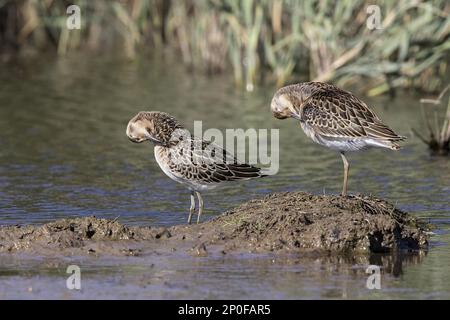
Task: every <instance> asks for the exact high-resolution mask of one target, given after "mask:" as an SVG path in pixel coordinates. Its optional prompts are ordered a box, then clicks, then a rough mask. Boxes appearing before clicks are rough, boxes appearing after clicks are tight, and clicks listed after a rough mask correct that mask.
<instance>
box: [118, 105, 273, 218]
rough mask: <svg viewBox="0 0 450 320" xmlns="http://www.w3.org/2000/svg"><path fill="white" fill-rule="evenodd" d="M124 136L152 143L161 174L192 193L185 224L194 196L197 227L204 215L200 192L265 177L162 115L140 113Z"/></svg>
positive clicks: (174, 120)
mask: <svg viewBox="0 0 450 320" xmlns="http://www.w3.org/2000/svg"><path fill="white" fill-rule="evenodd" d="M126 134H127V136H128V138H129V139H130V140H131V141H132V142H135V143H141V142H144V141H150V142H152V143H153V144H154V152H155V158H156V162H157V163H158V164H159V166H160V168H161V170H162V171H163V172H164V173H165V174H166V175H167V176H168V177H169V178H171V179H172V180H174V181H176V182H178V183H181V184H183V185H185V186H186V187H187V188H188V189H189V190H190V191H191V207H190V210H189V217H188V223H191V219H192V214H193V213H194V211H195V196H194V194H196V195H197V198H198V202H199V210H198V215H197V223H199V221H200V216H201V215H202V211H203V199H202V196H201V194H200V193H201V192H202V191H206V190H211V189H214V188H215V187H217V186H219V185H222V184H224V183H225V182H229V181H237V180H248V179H251V178H259V177H263V176H265V175H264V174H263V173H262V171H261V169H260V168H258V167H255V166H252V165H249V164H246V163H240V162H238V160H237V159H236V158H235V157H233V156H232V155H231V154H230V153H228V152H227V151H226V150H225V149H222V148H221V147H219V146H218V145H216V144H214V143H212V142H210V141H206V140H201V139H199V138H196V137H194V136H192V135H191V134H190V133H189V131H187V130H186V129H184V128H183V126H182V125H181V124H180V123H179V122H178V121H177V120H176V119H175V118H174V117H172V116H171V115H169V114H167V113H164V112H159V111H152V112H150V111H141V112H139V113H138V114H137V115H136V116H134V117H133V118H132V119H131V120H130V121H129V122H128V126H127V131H126Z"/></svg>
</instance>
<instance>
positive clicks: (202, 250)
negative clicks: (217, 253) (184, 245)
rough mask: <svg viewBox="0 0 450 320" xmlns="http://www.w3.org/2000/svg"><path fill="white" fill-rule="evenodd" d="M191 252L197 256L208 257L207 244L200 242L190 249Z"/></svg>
mask: <svg viewBox="0 0 450 320" xmlns="http://www.w3.org/2000/svg"><path fill="white" fill-rule="evenodd" d="M190 254H191V255H192V256H195V257H207V256H208V251H207V250H206V245H205V244H204V243H200V244H199V245H197V246H195V247H193V248H192V249H191V250H190Z"/></svg>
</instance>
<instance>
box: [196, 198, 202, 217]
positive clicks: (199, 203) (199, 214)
mask: <svg viewBox="0 0 450 320" xmlns="http://www.w3.org/2000/svg"><path fill="white" fill-rule="evenodd" d="M196 193H197V197H198V216H197V223H199V222H200V216H201V215H202V212H203V198H202V195H201V194H200V192H197V191H196Z"/></svg>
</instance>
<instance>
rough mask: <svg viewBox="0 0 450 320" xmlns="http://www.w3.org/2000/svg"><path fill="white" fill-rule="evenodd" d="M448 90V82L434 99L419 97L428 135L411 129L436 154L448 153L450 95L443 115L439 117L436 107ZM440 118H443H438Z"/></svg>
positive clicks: (449, 143)
mask: <svg viewBox="0 0 450 320" xmlns="http://www.w3.org/2000/svg"><path fill="white" fill-rule="evenodd" d="M449 91H450V84H449V85H447V87H446V88H445V89H444V90H442V92H441V93H440V94H439V96H438V97H437V98H436V99H421V100H420V103H421V105H422V116H423V119H424V121H425V124H426V128H427V131H428V132H427V133H428V137H425V136H423V135H422V134H421V133H419V132H417V131H416V130H413V131H414V133H415V134H416V135H417V136H418V137H419V138H420V140H422V141H423V142H424V143H425V144H427V145H428V147H429V148H430V150H431V151H432V152H433V153H436V154H438V155H448V154H449V153H450V95H449V96H448V99H447V110H446V111H445V113H444V115H443V117H440V115H439V110H437V107H439V106H441V105H442V103H443V101H446V100H444V98H445V96H446V95H447V93H448V92H449ZM440 118H443V119H442V120H440Z"/></svg>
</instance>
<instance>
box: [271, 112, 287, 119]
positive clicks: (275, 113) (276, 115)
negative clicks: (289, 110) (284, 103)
mask: <svg viewBox="0 0 450 320" xmlns="http://www.w3.org/2000/svg"><path fill="white" fill-rule="evenodd" d="M273 116H274V117H275V118H277V119H280V120H282V119H286V118H289V117H288V116H287V115H285V114H284V113H281V112H273Z"/></svg>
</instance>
